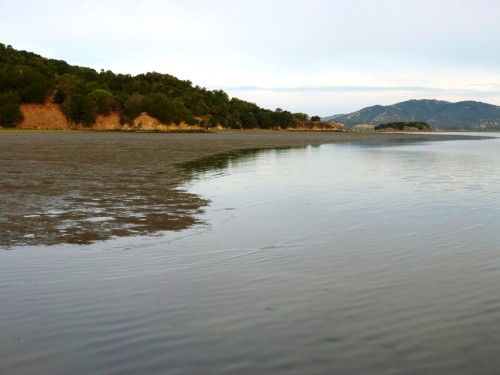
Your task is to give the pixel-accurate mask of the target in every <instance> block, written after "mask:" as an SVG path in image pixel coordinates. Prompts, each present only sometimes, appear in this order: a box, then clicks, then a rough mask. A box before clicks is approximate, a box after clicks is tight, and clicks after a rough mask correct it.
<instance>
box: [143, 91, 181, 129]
mask: <svg viewBox="0 0 500 375" xmlns="http://www.w3.org/2000/svg"><path fill="white" fill-rule="evenodd" d="M144 103H145V106H144V107H145V109H146V112H147V113H148V114H149V115H151V116H153V117H155V118H157V119H158V120H160V121H161V122H162V123H163V124H171V123H172V122H173V121H174V113H173V110H172V103H171V102H170V101H169V100H168V98H167V97H166V96H165V95H163V94H161V93H159V92H158V93H155V94H150V95H148V96H147V97H146V98H145V99H144Z"/></svg>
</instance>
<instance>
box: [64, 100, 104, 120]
mask: <svg viewBox="0 0 500 375" xmlns="http://www.w3.org/2000/svg"><path fill="white" fill-rule="evenodd" d="M62 108H63V112H64V113H65V115H66V116H67V117H68V119H69V120H70V121H72V122H74V123H76V124H82V125H84V126H91V125H93V124H94V123H95V121H96V114H97V104H96V103H95V102H94V101H93V100H92V99H91V98H90V97H89V96H88V95H82V94H76V95H73V96H71V97H69V98H67V99H66V100H65V101H64V103H63V105H62Z"/></svg>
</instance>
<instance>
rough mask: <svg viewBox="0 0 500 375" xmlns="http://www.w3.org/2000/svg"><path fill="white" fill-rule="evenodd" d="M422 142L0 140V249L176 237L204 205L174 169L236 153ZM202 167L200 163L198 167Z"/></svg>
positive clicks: (26, 135) (166, 136) (328, 136)
mask: <svg viewBox="0 0 500 375" xmlns="http://www.w3.org/2000/svg"><path fill="white" fill-rule="evenodd" d="M430 137H432V136H431V135H403V134H377V133H375V134H354V133H332V132H237V133H198V134H194V133H193V134H173V133H160V134H158V133H155V134H153V133H122V132H120V133H107V132H105V133H102V132H100V133H99V132H34V133H33V132H3V133H1V134H0V149H1V150H2V153H1V154H0V189H1V191H2V200H1V201H0V227H1V228H2V231H0V246H2V247H7V246H13V245H22V244H36V245H40V244H45V245H52V244H60V243H89V242H92V241H95V240H103V239H107V238H111V237H113V236H130V235H139V234H146V233H152V232H156V231H161V230H179V229H183V228H187V227H189V226H190V225H193V224H195V223H196V222H197V220H196V218H195V214H196V213H197V212H200V210H202V208H203V207H204V206H205V205H206V204H207V203H208V202H206V201H205V200H204V199H202V198H200V197H198V196H196V195H193V194H190V193H189V192H187V191H185V190H183V189H182V188H180V187H181V186H182V184H183V183H184V182H186V181H188V180H189V179H190V178H191V177H192V170H189V169H187V168H182V167H180V165H181V164H182V163H186V162H189V161H193V160H200V159H203V158H206V157H209V156H213V155H216V154H223V153H227V152H229V151H232V150H238V149H257V148H276V147H303V146H306V145H319V144H322V143H329V142H346V141H373V142H380V141H387V140H412V139H421V138H430ZM201 165H203V161H202V162H201Z"/></svg>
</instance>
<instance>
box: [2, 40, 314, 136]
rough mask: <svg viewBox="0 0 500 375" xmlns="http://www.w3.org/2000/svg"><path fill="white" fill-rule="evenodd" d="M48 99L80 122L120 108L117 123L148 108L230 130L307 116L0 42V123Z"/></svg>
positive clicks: (176, 119)
mask: <svg viewBox="0 0 500 375" xmlns="http://www.w3.org/2000/svg"><path fill="white" fill-rule="evenodd" d="M49 98H50V100H51V101H52V102H54V103H56V104H57V105H59V106H60V109H61V110H62V112H63V113H64V115H65V116H66V118H67V120H68V122H69V123H73V124H79V125H80V126H83V127H92V126H93V125H94V124H95V122H96V119H97V117H98V116H99V115H104V116H106V115H109V114H110V113H114V114H116V113H118V114H119V121H120V123H121V124H127V123H130V122H131V121H132V120H133V119H135V118H137V117H139V116H140V115H141V114H142V113H147V114H148V115H150V116H151V117H153V118H155V119H158V120H159V122H161V123H163V124H181V123H184V124H189V125H198V126H200V127H202V128H207V127H215V126H222V127H225V128H234V129H240V128H261V129H269V128H278V127H279V128H289V127H294V126H296V125H297V123H298V122H300V121H304V120H307V119H308V116H307V115H305V114H302V113H298V114H292V113H290V112H289V111H285V110H281V109H279V108H278V109H276V110H275V111H271V110H268V109H263V108H260V107H259V106H257V105H256V104H254V103H250V102H247V101H244V100H240V99H238V98H231V99H230V98H229V96H228V95H227V94H226V93H225V92H224V91H222V90H207V89H206V88H203V87H199V86H193V84H192V83H191V82H190V81H183V80H180V79H177V78H176V77H174V76H171V75H169V74H160V73H156V72H149V73H145V74H139V75H136V76H132V75H129V74H115V73H113V72H112V71H109V70H107V71H104V70H101V71H100V72H97V71H96V70H94V69H91V68H85V67H80V66H73V65H69V64H68V63H66V62H65V61H62V60H55V59H48V58H44V57H42V56H39V55H37V54H35V53H32V52H27V51H18V50H16V49H14V48H12V47H11V46H5V45H4V44H1V43H0V125H1V126H4V127H15V126H16V125H17V124H19V123H20V122H21V121H22V120H23V113H22V111H21V110H20V109H21V105H22V104H26V103H46V102H47V101H48V100H49Z"/></svg>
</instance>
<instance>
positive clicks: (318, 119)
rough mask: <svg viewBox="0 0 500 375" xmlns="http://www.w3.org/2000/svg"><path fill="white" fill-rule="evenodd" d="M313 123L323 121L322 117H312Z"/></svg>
mask: <svg viewBox="0 0 500 375" xmlns="http://www.w3.org/2000/svg"><path fill="white" fill-rule="evenodd" d="M311 121H314V122H317V121H321V117H319V116H312V117H311Z"/></svg>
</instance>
